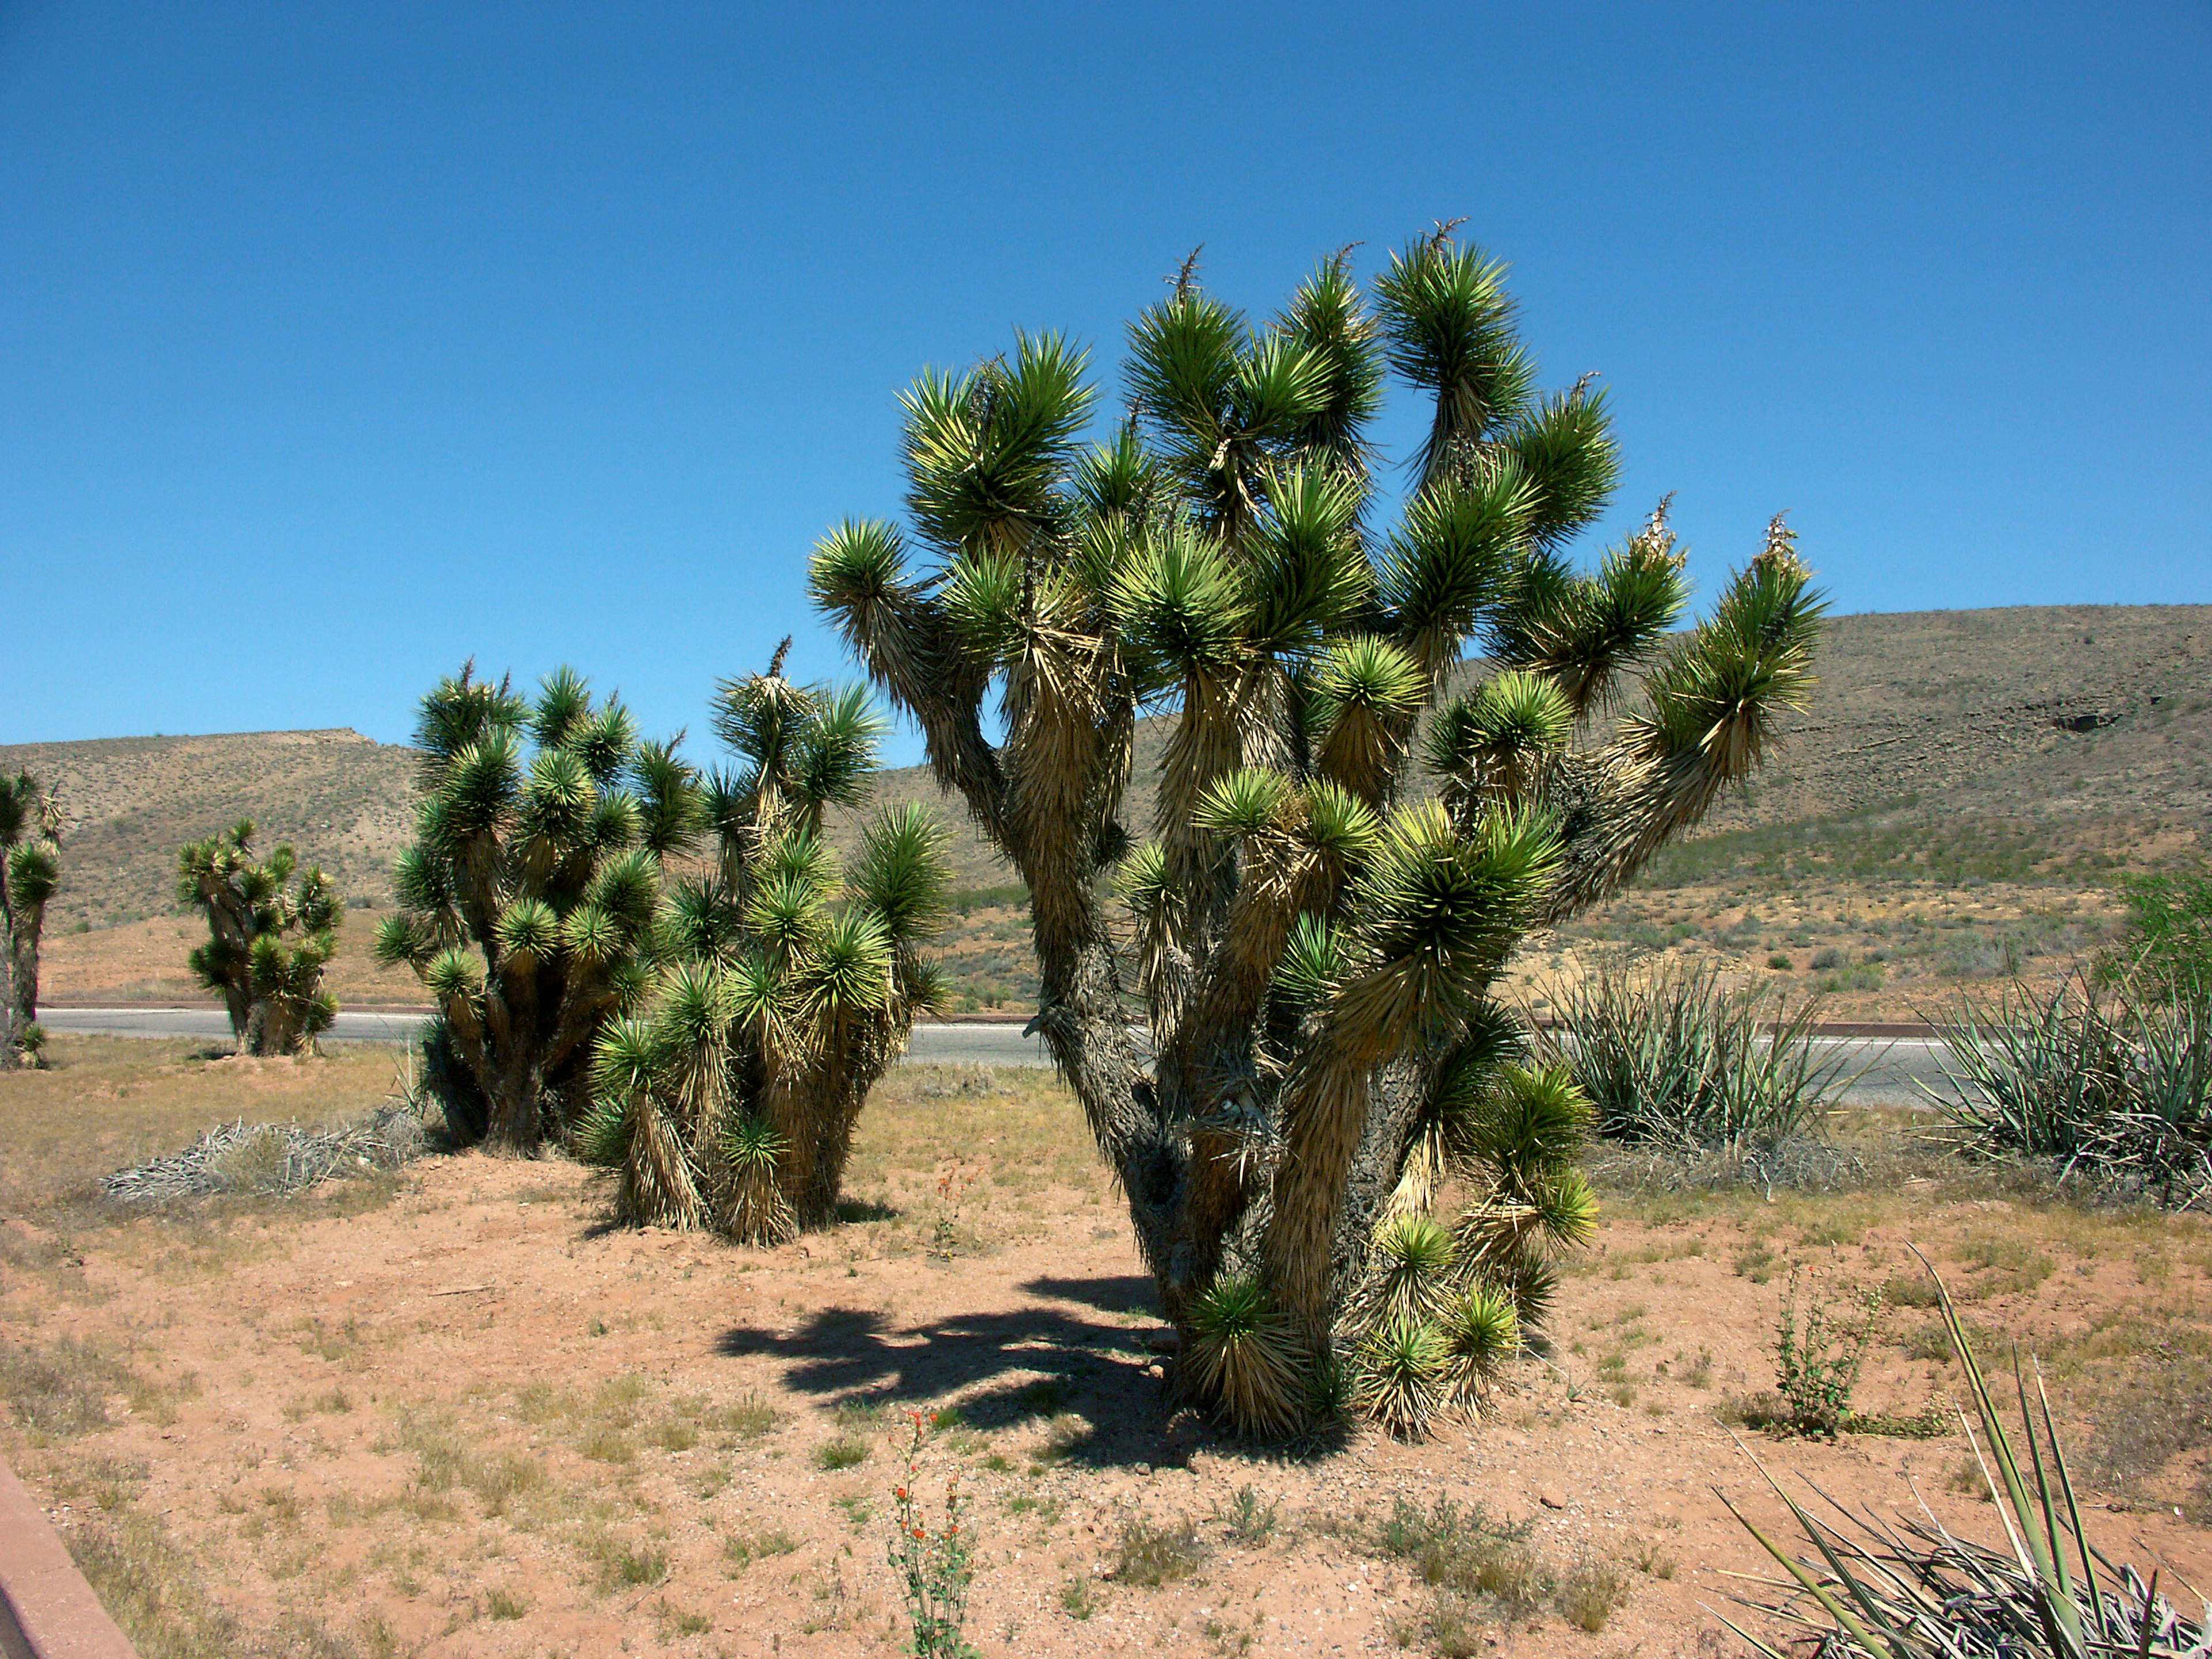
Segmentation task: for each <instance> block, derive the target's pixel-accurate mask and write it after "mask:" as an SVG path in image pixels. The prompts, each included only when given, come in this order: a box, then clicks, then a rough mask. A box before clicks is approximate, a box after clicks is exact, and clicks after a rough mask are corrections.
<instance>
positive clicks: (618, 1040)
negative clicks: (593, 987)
mask: <svg viewBox="0 0 2212 1659" xmlns="http://www.w3.org/2000/svg"><path fill="white" fill-rule="evenodd" d="M663 1064H664V1056H663V1054H662V1053H661V1045H660V1042H659V1039H658V1037H657V1035H656V1034H655V1032H654V1031H653V1029H652V1027H651V1026H649V1025H647V1024H645V1023H644V1022H642V1021H640V1020H633V1019H623V1020H615V1021H611V1022H610V1023H609V1024H608V1025H607V1026H606V1027H605V1030H602V1031H601V1032H600V1034H599V1042H598V1044H597V1046H596V1048H594V1050H593V1053H592V1094H593V1097H594V1099H595V1100H596V1101H599V1102H601V1103H605V1104H607V1105H609V1106H613V1107H617V1108H618V1109H620V1110H621V1112H622V1113H623V1117H624V1118H625V1120H626V1122H625V1124H624V1126H623V1128H622V1129H621V1130H619V1131H617V1130H614V1129H612V1128H611V1127H608V1126H606V1125H604V1124H601V1125H599V1126H597V1127H595V1128H594V1130H593V1144H594V1145H595V1146H599V1147H601V1148H603V1149H605V1150H609V1151H611V1150H612V1148H613V1147H614V1146H616V1145H617V1144H619V1145H620V1146H621V1147H622V1152H623V1162H622V1165H621V1169H622V1179H621V1181H620V1182H619V1183H618V1184H617V1188H616V1196H615V1212H616V1214H617V1216H618V1217H619V1218H621V1219H622V1220H623V1221H624V1222H627V1223H629V1224H630V1225H634V1226H641V1227H696V1226H697V1225H699V1220H700V1215H701V1211H700V1203H699V1189H698V1185H697V1183H696V1181H695V1180H694V1179H693V1176H692V1173H691V1162H690V1156H689V1155H688V1154H687V1153H686V1152H685V1151H684V1139H683V1135H682V1133H681V1132H680V1129H679V1126H678V1122H677V1119H676V1115H675V1114H674V1113H673V1112H672V1111H671V1110H669V1109H667V1108H666V1107H665V1105H664V1103H663V1102H662V1100H661V1098H660V1091H661V1089H662V1087H663V1076H662V1071H663Z"/></svg>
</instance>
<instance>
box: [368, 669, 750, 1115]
mask: <svg viewBox="0 0 2212 1659" xmlns="http://www.w3.org/2000/svg"><path fill="white" fill-rule="evenodd" d="M416 745H417V747H418V748H419V749H420V750H422V757H423V758H422V762H421V764H420V768H419V775H418V781H419V782H420V784H421V786H422V800H421V803H420V805H419V806H418V808H417V811H416V839H415V842H414V843H413V844H412V845H411V846H410V847H409V848H407V849H406V850H405V851H404V852H403V853H402V854H401V855H400V858H399V861H398V868H397V871H396V872H395V873H396V885H397V887H398V898H399V907H400V908H399V911H398V914H397V915H392V916H390V917H387V918H386V920H385V921H384V922H383V923H382V924H381V925H380V927H378V930H377V938H376V949H377V954H378V956H379V957H380V958H381V959H383V960H384V961H386V962H391V963H405V964H407V965H408V966H410V967H411V968H413V969H414V970H415V972H416V975H417V976H418V977H419V978H420V979H421V980H422V983H423V985H424V987H425V988H427V989H428V991H429V993H430V994H431V995H432V997H433V998H434V999H435V1001H436V1003H437V1007H438V1015H439V1019H440V1022H441V1030H440V1032H439V1033H438V1036H437V1039H436V1040H437V1042H439V1043H440V1044H441V1046H443V1047H444V1048H449V1049H450V1051H451V1052H452V1053H453V1054H454V1056H455V1057H456V1058H457V1060H459V1072H458V1074H457V1075H458V1077H459V1079H462V1080H461V1081H460V1082H459V1085H458V1086H457V1087H456V1088H455V1089H454V1090H453V1091H451V1097H449V1098H448V1099H447V1103H446V1105H447V1116H448V1119H449V1120H450V1121H452V1122H453V1127H454V1128H455V1129H456V1131H457V1132H459V1133H461V1134H462V1135H463V1136H464V1137H473V1136H477V1135H483V1136H486V1137H488V1138H489V1139H492V1140H493V1141H495V1143H497V1144H499V1145H501V1146H506V1147H508V1148H511V1149H527V1148H529V1147H532V1146H536V1145H537V1144H538V1141H539V1140H540V1139H541V1138H542V1137H543V1136H544V1135H545V1134H546V1133H556V1132H560V1131H562V1130H563V1129H564V1128H567V1127H573V1126H574V1123H575V1122H576V1121H579V1120H580V1118H581V1116H582V1115H584V1114H585V1113H586V1111H588V1110H589V1109H590V1102H591V1100H592V1073H591V1053H592V1040H593V1039H594V1037H595V1036H597V1035H598V1034H599V1030H600V1028H601V1027H602V1026H603V1025H604V1024H606V1023H607V1022H608V1021H610V1020H612V1019H616V1018H620V1017H621V1016H623V1015H625V1014H629V1013H632V1012H635V1011H636V1010H637V1009H638V1008H639V1007H640V1006H641V1005H642V1003H643V1000H644V999H645V997H646V995H647V992H648V991H649V989H650V988H651V987H652V984H653V976H654V972H655V969H656V964H657V962H658V960H659V939H660V937H661V932H662V914H663V908H664V904H665V877H664V873H663V860H666V859H671V858H676V857H680V856H683V855H685V854H690V852H691V851H693V850H694V849H695V848H697V846H698V845H699V842H700V839H701V836H702V831H703V829H704V827H705V811H706V805H707V792H706V790H705V789H704V787H702V781H701V780H700V778H699V776H698V775H697V773H696V771H695V770H694V769H692V768H691V767H690V765H689V764H688V763H685V762H684V760H683V759H682V758H681V757H680V756H678V753H677V748H676V744H674V743H673V742H668V743H649V742H644V741H641V739H640V738H639V737H638V734H637V729H636V725H635V721H634V720H632V719H631V717H630V714H629V711H628V710H627V709H626V708H623V706H622V704H621V703H620V702H617V700H615V699H613V698H607V699H604V700H599V699H595V698H594V697H593V696H592V690H591V687H590V685H589V684H588V683H587V682H586V681H585V679H584V678H582V677H581V676H580V675H579V674H577V673H576V672H575V671H573V670H571V669H568V668H562V669H560V670H558V671H556V672H554V673H552V674H550V675H549V676H547V678H545V680H544V682H543V683H542V684H540V686H539V687H538V694H537V696H535V697H534V698H525V697H523V696H520V695H518V694H517V693H515V692H514V690H513V689H512V687H511V686H510V684H508V683H507V681H504V680H502V681H501V682H499V683H498V684H493V683H491V682H489V681H486V680H480V679H478V678H477V677H476V675H475V672H474V670H473V665H471V666H469V667H465V668H464V669H463V670H462V671H461V672H460V673H459V675H457V676H453V677H451V678H447V679H446V680H444V681H442V682H441V683H440V684H438V685H437V686H436V687H435V689H434V690H432V691H431V692H430V693H429V694H428V696H425V697H424V698H423V700H422V710H421V714H420V717H419V719H418V720H417V722H416Z"/></svg>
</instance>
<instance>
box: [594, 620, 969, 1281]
mask: <svg viewBox="0 0 2212 1659" xmlns="http://www.w3.org/2000/svg"><path fill="white" fill-rule="evenodd" d="M787 643H788V642H787ZM782 657H783V653H782V652H781V651H779V652H778V653H777V656H776V659H775V662H774V663H772V664H771V665H770V666H769V671H768V672H767V673H765V674H757V675H752V676H750V677H747V678H742V679H736V680H731V681H727V682H725V684H724V685H723V687H722V689H721V691H720V697H719V700H718V704H717V710H716V720H715V726H716V730H717V732H718V733H719V734H720V736H721V738H722V739H723V741H724V742H725V743H726V744H727V745H728V747H729V748H730V749H731V750H732V751H733V753H734V754H735V755H737V756H738V758H739V759H740V761H741V762H742V763H743V770H742V771H741V772H740V773H739V774H738V775H735V776H718V777H717V778H715V779H714V780H712V781H710V782H709V783H708V786H707V789H706V795H707V798H708V807H707V811H706V817H707V822H708V833H709V836H711V841H712V845H711V847H710V848H708V849H707V850H708V854H709V856H708V859H707V860H706V862H707V864H708V866H709V870H710V873H708V874H705V875H702V876H698V877H693V878H685V879H683V880H680V881H678V882H677V883H676V884H674V886H673V887H672V888H671V890H670V891H669V892H668V893H667V894H666V895H665V897H663V898H662V900H661V901H660V902H659V907H658V910H657V913H656V915H655V918H654V920H653V924H652V929H651V939H652V947H653V959H654V962H655V963H656V965H657V970H658V977H657V980H656V981H655V985H654V987H653V992H652V994H651V995H650V996H649V997H648V998H647V999H646V1007H645V1012H643V1013H642V1014H641V1017H640V1018H637V1019H635V1020H634V1021H626V1022H623V1024H620V1025H617V1026H611V1027H610V1028H609V1029H608V1030H606V1031H605V1034H604V1035H603V1036H602V1037H601V1039H600V1042H599V1052H598V1057H597V1060H596V1061H595V1068H594V1075H595V1077H596V1078H597V1079H599V1089H598V1092H599V1096H600V1103H599V1106H598V1108H597V1109H595V1115H594V1117H593V1118H592V1121H590V1122H589V1123H588V1124H587V1125H586V1133H584V1134H583V1135H582V1136H581V1137H580V1139H581V1140H582V1141H583V1143H584V1144H585V1145H586V1146H587V1148H588V1149H589V1150H590V1152H592V1155H594V1156H596V1157H599V1158H602V1159H604V1160H605V1161H609V1162H611V1163H613V1164H616V1165H617V1167H619V1168H621V1169H622V1170H623V1179H622V1182H621V1184H620V1186H619V1188H618V1189H617V1200H616V1211H617V1216H618V1217H619V1218H621V1219H623V1220H624V1221H626V1222H631V1223H635V1224H641V1225H677V1226H692V1225H705V1226H710V1227H714V1228H715V1229H718V1230H719V1231H723V1232H726V1233H727V1234H729V1235H730V1236H732V1237H736V1238H739V1239H742V1240H744V1241H745V1242H747V1243H775V1242H777V1241H780V1240H781V1239H783V1238H785V1237H788V1236H789V1235H790V1234H791V1233H792V1232H793V1231H794V1230H795V1229H796V1228H797V1227H799V1226H800V1225H810V1224H812V1223H816V1222H819V1221H820V1220H822V1219H823V1218H825V1217H826V1216H827V1215H828V1214H829V1213H830V1212H832V1211H833V1210H834V1208H835V1205H836V1197H837V1192H838V1187H839V1181H840V1178H841V1175H842V1164H843V1158H844V1154H845V1149H846V1147H847V1146H848V1144H849V1139H850V1135H851V1129H852V1123H853V1120H854V1116H855V1115H857V1113H858V1111H859V1109H860V1104H861V1103H862V1102H863V1101H864V1100H865V1099H866V1094H867V1091H868V1089H869V1087H870V1086H871V1085H872V1083H873V1082H874V1080H875V1079H876V1077H877V1076H878V1075H879V1074H880V1073H881V1072H882V1070H883V1068H884V1066H886V1065H887V1064H888V1063H889V1062H890V1060H891V1059H892V1058H893V1057H894V1056H895V1054H896V1052H897V1051H898V1049H899V1048H901V1047H902V1046H903V1044H904V1042H905V1039H906V1033H907V1031H908V1028H909V1027H910V1025H911V1024H912V1023H913V1021H914V1018H915V1016H916V1015H917V1014H918V1013H921V1012H927V1011H928V1010H930V1009H932V1008H933V1007H934V1006H936V1005H937V1004H938V1002H939V1000H941V998H942V996H943V987H942V981H941V978H940V976H939V975H938V974H937V972H936V970H935V969H934V968H933V965H932V964H931V963H929V961H928V960H927V958H926V957H924V956H923V955H922V952H921V947H922V945H924V944H926V943H927V940H928V939H930V938H931V937H932V936H933V934H934V933H936V932H937V930H938V929H939V927H940V926H941V925H942V922H943V920H944V916H945V859H944V843H945V832H944V830H943V829H942V828H941V827H940V826H939V823H937V821H936V820H935V819H934V818H933V817H931V816H930V815H929V814H928V813H927V812H926V811H923V810H921V808H920V807H918V806H912V805H908V806H904V807H898V808H895V809H892V810H890V811H886V812H884V813H883V814H881V815H880V816H878V817H877V818H876V819H875V820H874V821H873V822H872V823H870V824H869V825H868V826H867V827H866V829H865V830H864V831H863V833H862V836H861V841H860V850H859V853H858V855H857V856H856V857H855V858H854V860H853V861H852V865H851V867H850V868H849V869H848V870H841V868H840V866H839V861H838V860H837V858H836V854H834V853H832V852H831V851H830V849H829V847H828V845H827V844H826V843H825V842H824V841H823V834H822V829H823V814H824V812H825V811H826V810H827V809H829V808H830V807H832V806H851V805H855V804H857V803H858V802H859V801H860V799H862V798H863V797H864V796H865V793H866V778H867V775H868V774H869V773H870V772H871V771H872V770H873V769H874V765H875V743H876V739H877V737H878V734H879V732H880V731H881V724H880V722H879V721H878V720H877V719H876V717H875V716H874V714H873V713H872V710H871V709H870V708H869V707H868V705H867V702H866V697H865V696H864V695H862V694H861V693H860V692H859V691H857V690H828V689H824V688H822V687H812V686H798V685H794V684H792V683H790V682H789V681H787V680H786V679H785V678H783V676H782V671H781V670H782ZM617 1085H620V1090H619V1093H618V1094H610V1091H611V1090H614V1089H616V1087H617Z"/></svg>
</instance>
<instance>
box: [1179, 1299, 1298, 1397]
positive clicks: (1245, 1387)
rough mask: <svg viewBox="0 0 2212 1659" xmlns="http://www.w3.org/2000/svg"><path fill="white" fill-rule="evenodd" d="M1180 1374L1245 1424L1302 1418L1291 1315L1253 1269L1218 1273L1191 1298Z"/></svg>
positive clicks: (1192, 1389) (1191, 1388) (1188, 1386)
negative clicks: (1253, 1274)
mask: <svg viewBox="0 0 2212 1659" xmlns="http://www.w3.org/2000/svg"><path fill="white" fill-rule="evenodd" d="M1185 1329H1186V1331H1187V1333H1188V1334H1187V1336H1186V1339H1185V1346H1184V1349H1183V1354H1182V1364H1180V1365H1179V1366H1178V1367H1177V1369H1176V1381H1177V1383H1179V1384H1180V1385H1181V1386H1182V1389H1184V1390H1185V1392H1187V1393H1188V1395H1190V1396H1191V1397H1192V1398H1193V1399H1194V1400H1196V1401H1199V1402H1200V1403H1201V1404H1204V1405H1206V1406H1209V1407H1216V1406H1218V1407H1220V1408H1221V1409H1222V1410H1223V1411H1225V1413H1227V1414H1228V1416H1229V1418H1230V1419H1231V1421H1232V1422H1234V1423H1236V1424H1237V1425H1239V1426H1240V1427H1242V1428H1243V1429H1245V1430H1247V1431H1253V1432H1257V1433H1261V1434H1281V1433H1285V1432H1288V1431H1291V1430H1292V1429H1295V1428H1296V1427H1297V1426H1298V1424H1299V1420H1300V1416H1301V1411H1300V1407H1301V1405H1302V1403H1303V1395H1304V1384H1303V1379H1302V1376H1301V1371H1302V1366H1303V1363H1304V1355H1303V1354H1301V1353H1300V1352H1299V1351H1298V1344H1297V1337H1296V1335H1295V1334H1293V1333H1292V1332H1291V1329H1290V1322H1289V1320H1288V1319H1286V1318H1285V1316H1283V1314H1282V1313H1281V1312H1280V1311H1279V1310H1278V1309H1277V1308H1276V1307H1275V1305H1274V1304H1273V1301H1272V1300H1270V1298H1269V1297H1268V1296H1267V1291H1265V1290H1264V1289H1263V1288H1262V1287H1261V1285H1260V1282H1259V1281H1258V1280H1257V1279H1254V1278H1252V1277H1250V1276H1249V1275H1247V1274H1243V1273H1222V1274H1219V1275H1218V1276H1217V1277H1216V1278H1215V1279H1214V1280H1213V1282H1212V1284H1210V1285H1207V1286H1206V1289H1205V1290H1203V1291H1200V1293H1199V1294H1198V1295H1197V1296H1196V1297H1194V1298H1193V1299H1192V1302H1191V1304H1190V1308H1189V1311H1188V1319H1187V1320H1186V1322H1185Z"/></svg>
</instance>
